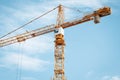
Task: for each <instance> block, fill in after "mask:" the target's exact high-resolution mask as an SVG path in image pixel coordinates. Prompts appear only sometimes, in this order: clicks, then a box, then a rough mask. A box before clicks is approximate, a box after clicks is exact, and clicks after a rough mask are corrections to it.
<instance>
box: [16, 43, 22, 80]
mask: <svg viewBox="0 0 120 80" xmlns="http://www.w3.org/2000/svg"><path fill="white" fill-rule="evenodd" d="M19 45H20V51H19V54H18V63H17V76H16V80H21V77H22V65H23V50H22V48H21V47H22V44H21V43H20V44H19Z"/></svg>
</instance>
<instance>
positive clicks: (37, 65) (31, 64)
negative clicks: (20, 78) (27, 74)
mask: <svg viewBox="0 0 120 80" xmlns="http://www.w3.org/2000/svg"><path fill="white" fill-rule="evenodd" d="M0 61H1V62H2V63H3V64H4V66H7V68H12V69H13V66H17V65H19V68H22V69H23V70H30V71H43V70H44V69H45V68H46V67H47V66H48V65H49V64H50V62H49V61H43V60H40V59H38V58H34V57H30V56H27V55H22V54H21V55H20V54H14V53H13V54H9V55H6V56H4V57H3V58H1V60H0ZM20 66H21V67H20Z"/></svg>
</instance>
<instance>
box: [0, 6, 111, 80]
mask: <svg viewBox="0 0 120 80" xmlns="http://www.w3.org/2000/svg"><path fill="white" fill-rule="evenodd" d="M110 14H111V9H110V8H109V7H103V8H100V9H98V10H96V11H93V12H92V13H90V14H87V15H85V16H83V17H82V18H79V19H74V20H72V21H68V22H64V7H63V6H62V5H59V6H58V16H57V23H56V24H51V25H47V26H45V27H42V28H39V29H36V30H32V31H29V32H25V33H22V34H19V35H16V36H13V37H10V38H6V39H0V47H4V46H7V45H11V44H14V43H18V42H23V41H25V40H27V39H31V38H34V37H37V36H40V35H43V34H47V33H50V32H54V33H55V41H54V42H55V50H54V59H55V61H54V77H53V79H52V80H66V78H65V71H64V59H65V57H64V47H65V40H64V29H65V28H69V27H72V26H74V25H78V24H81V23H84V22H88V21H91V20H94V23H95V24H97V23H99V22H100V18H102V17H104V16H108V15H110Z"/></svg>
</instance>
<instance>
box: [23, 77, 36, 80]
mask: <svg viewBox="0 0 120 80" xmlns="http://www.w3.org/2000/svg"><path fill="white" fill-rule="evenodd" d="M22 80H37V79H35V78H33V77H22Z"/></svg>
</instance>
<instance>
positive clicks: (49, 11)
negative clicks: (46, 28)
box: [0, 6, 58, 39]
mask: <svg viewBox="0 0 120 80" xmlns="http://www.w3.org/2000/svg"><path fill="white" fill-rule="evenodd" d="M56 8H58V6H57V7H56ZM56 8H53V9H52V10H50V11H48V12H46V13H44V14H42V15H40V16H38V17H36V18H34V19H33V20H30V21H29V22H27V23H25V24H24V25H22V26H20V27H19V28H17V29H15V30H13V31H11V32H9V33H7V34H5V35H3V36H2V37H0V39H2V38H4V37H6V36H7V35H9V34H11V33H13V32H15V31H17V30H19V29H21V28H23V27H25V26H27V25H28V24H30V23H32V22H33V21H35V20H37V19H39V18H41V17H43V16H44V15H46V14H48V13H50V12H52V11H53V10H55V9H56Z"/></svg>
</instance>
